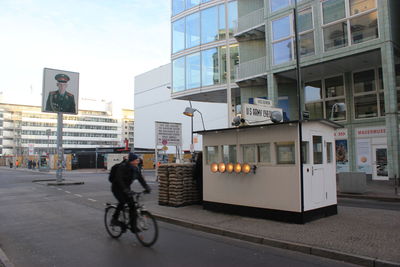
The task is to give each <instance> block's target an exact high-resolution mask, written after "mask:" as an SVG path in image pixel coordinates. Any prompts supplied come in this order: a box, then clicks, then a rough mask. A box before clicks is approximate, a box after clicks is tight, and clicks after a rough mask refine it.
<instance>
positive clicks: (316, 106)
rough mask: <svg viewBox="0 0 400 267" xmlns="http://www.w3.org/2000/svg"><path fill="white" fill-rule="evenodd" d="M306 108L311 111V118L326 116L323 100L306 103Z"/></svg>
mask: <svg viewBox="0 0 400 267" xmlns="http://www.w3.org/2000/svg"><path fill="white" fill-rule="evenodd" d="M306 110H307V111H308V112H310V119H322V118H324V108H323V103H322V102H315V103H306Z"/></svg>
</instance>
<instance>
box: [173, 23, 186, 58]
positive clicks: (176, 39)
mask: <svg viewBox="0 0 400 267" xmlns="http://www.w3.org/2000/svg"><path fill="white" fill-rule="evenodd" d="M183 49H185V19H184V18H183V19H180V20H177V21H175V22H174V23H172V53H176V52H178V51H181V50H183Z"/></svg>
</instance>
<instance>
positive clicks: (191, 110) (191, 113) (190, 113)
mask: <svg viewBox="0 0 400 267" xmlns="http://www.w3.org/2000/svg"><path fill="white" fill-rule="evenodd" d="M190 105H192V103H190ZM196 111H197V112H198V113H200V116H201V122H202V123H203V130H204V131H205V130H206V127H205V126H204V119H203V114H202V113H201V112H200V111H199V110H198V109H195V108H192V107H191V106H190V107H187V108H185V111H184V112H183V114H184V115H186V116H188V117H191V119H192V121H191V123H192V129H191V132H192V139H191V140H192V141H191V145H190V146H191V147H190V150H193V151H190V152H192V153H193V152H194V144H193V116H194V113H195V112H196Z"/></svg>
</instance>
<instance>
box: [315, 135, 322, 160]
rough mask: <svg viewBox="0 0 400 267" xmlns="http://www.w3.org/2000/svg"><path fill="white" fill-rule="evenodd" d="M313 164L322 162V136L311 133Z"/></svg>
mask: <svg viewBox="0 0 400 267" xmlns="http://www.w3.org/2000/svg"><path fill="white" fill-rule="evenodd" d="M313 153H314V164H322V163H323V156H322V136H316V135H313Z"/></svg>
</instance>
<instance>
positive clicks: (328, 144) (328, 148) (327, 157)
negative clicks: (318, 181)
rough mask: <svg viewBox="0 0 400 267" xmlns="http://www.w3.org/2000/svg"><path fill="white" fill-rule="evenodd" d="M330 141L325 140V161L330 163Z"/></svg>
mask: <svg viewBox="0 0 400 267" xmlns="http://www.w3.org/2000/svg"><path fill="white" fill-rule="evenodd" d="M332 158H333V157H332V143H331V142H327V143H326V162H327V163H332Z"/></svg>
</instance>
